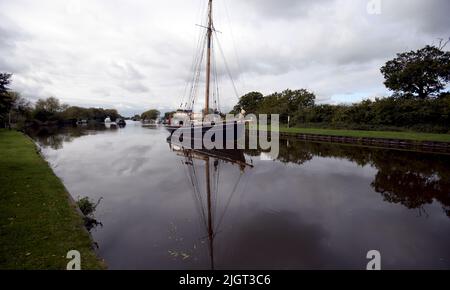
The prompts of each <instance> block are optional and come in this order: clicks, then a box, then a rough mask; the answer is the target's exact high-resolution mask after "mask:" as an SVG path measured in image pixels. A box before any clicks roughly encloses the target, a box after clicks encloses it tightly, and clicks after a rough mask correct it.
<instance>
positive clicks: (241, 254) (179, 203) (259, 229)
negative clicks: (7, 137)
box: [29, 122, 450, 270]
mask: <svg viewBox="0 0 450 290" xmlns="http://www.w3.org/2000/svg"><path fill="white" fill-rule="evenodd" d="M29 134H30V136H31V137H32V138H33V139H34V140H35V141H36V142H37V143H38V144H39V146H40V147H41V149H42V153H43V155H44V157H45V158H46V159H47V161H48V162H49V163H50V165H51V166H52V168H53V170H54V171H55V173H56V174H57V175H58V177H60V178H61V180H62V181H63V183H64V184H65V186H66V187H67V189H68V190H69V192H70V193H71V195H72V196H73V198H74V199H78V198H82V197H89V198H90V199H91V200H93V201H100V203H99V205H98V207H97V210H96V212H95V218H96V219H97V220H98V221H99V223H101V224H98V225H97V226H95V227H93V228H92V229H91V230H90V231H91V234H92V236H93V239H94V241H95V242H96V243H97V244H98V252H99V255H100V257H101V258H103V259H105V261H106V263H107V264H108V266H109V268H111V269H178V270H185V269H189V270H190V269H212V268H214V269H365V268H366V264H367V263H368V259H367V258H366V255H367V252H368V251H370V250H378V251H380V253H381V257H382V267H383V269H449V268H450V247H449V245H450V155H444V154H435V153H420V152H410V151H400V150H387V149H378V148H367V147H358V146H349V145H342V144H339V145H338V144H329V143H314V142H306V141H295V140H281V148H280V154H279V157H278V158H277V159H276V160H265V159H267V158H261V155H262V156H265V153H263V152H261V151H258V150H247V151H243V152H237V153H236V154H234V155H233V156H234V157H230V156H226V157H223V156H214V155H210V154H208V153H202V152H186V151H185V150H182V149H180V148H178V147H177V146H171V144H169V143H168V142H167V140H166V138H167V137H168V133H167V132H166V131H165V130H164V129H162V128H157V127H143V126H142V125H141V124H140V123H134V122H129V123H128V125H127V126H126V127H125V128H115V127H112V128H106V127H104V126H103V125H102V126H96V127H88V126H87V127H78V128H68V127H65V128H59V129H49V128H47V129H40V130H38V131H34V132H30V133H29ZM208 188H209V190H208Z"/></svg>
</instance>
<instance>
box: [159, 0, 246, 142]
mask: <svg viewBox="0 0 450 290" xmlns="http://www.w3.org/2000/svg"><path fill="white" fill-rule="evenodd" d="M208 2H209V4H208V17H207V26H202V27H203V28H205V29H206V34H204V35H202V38H201V41H200V43H202V45H200V46H199V51H200V52H199V54H198V55H197V57H195V58H194V59H195V61H194V64H193V67H194V76H193V78H192V80H191V83H190V88H191V89H190V91H189V95H187V96H184V99H185V100H186V101H185V100H183V102H182V105H181V107H180V109H178V110H177V112H176V113H175V114H174V115H173V117H172V118H170V119H169V124H167V125H166V126H165V127H166V129H167V130H168V131H169V132H170V133H171V136H174V134H175V133H176V134H177V135H178V136H190V138H196V137H194V136H202V138H203V136H204V134H205V133H206V132H210V133H214V135H215V137H216V138H217V136H218V135H222V136H220V137H219V138H221V139H223V140H226V142H227V143H229V142H231V141H234V142H237V141H238V140H240V139H242V137H244V136H245V125H246V123H247V122H249V121H247V120H245V118H244V116H243V114H242V115H241V116H240V118H232V119H227V120H224V118H223V116H224V114H222V113H221V112H220V108H219V89H218V80H217V68H216V65H215V59H214V58H213V57H212V56H213V55H214V54H213V52H212V49H213V47H215V45H213V42H214V43H215V42H216V41H217V42H218V39H217V33H216V29H215V28H214V23H213V14H212V3H213V2H212V0H208ZM205 48H206V49H205ZM205 51H206V57H205V55H204V52H205ZM205 58H206V85H205V96H204V97H205V106H204V108H203V111H202V112H200V113H196V112H194V105H195V103H196V100H197V91H198V88H199V82H200V75H201V72H202V68H203V60H204V59H205ZM230 77H231V76H230ZM211 130H214V132H211ZM231 130H233V131H234V133H233V134H230V133H228V134H227V133H226V132H231Z"/></svg>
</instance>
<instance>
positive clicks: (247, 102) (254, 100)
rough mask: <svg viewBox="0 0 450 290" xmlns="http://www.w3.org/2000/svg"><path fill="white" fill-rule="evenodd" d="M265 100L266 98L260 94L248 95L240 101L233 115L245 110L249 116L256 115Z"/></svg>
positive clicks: (252, 93)
mask: <svg viewBox="0 0 450 290" xmlns="http://www.w3.org/2000/svg"><path fill="white" fill-rule="evenodd" d="M263 98H264V96H263V94H261V93H259V92H251V93H248V94H246V95H244V96H242V97H241V98H240V99H239V102H238V103H237V105H236V106H235V107H234V108H233V111H232V112H231V113H233V114H238V113H240V112H241V110H242V109H243V110H244V111H246V112H247V113H249V114H250V113H252V114H254V113H256V111H257V110H258V107H259V105H260V104H261V101H262V100H263Z"/></svg>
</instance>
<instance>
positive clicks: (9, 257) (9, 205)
mask: <svg viewBox="0 0 450 290" xmlns="http://www.w3.org/2000/svg"><path fill="white" fill-rule="evenodd" d="M0 172H1V173H2V174H1V175H0V184H1V185H2V186H1V187H0V228H1V230H0V269H65V268H66V264H67V263H68V261H69V260H68V259H66V254H67V252H68V251H70V250H78V251H79V252H80V253H81V267H82V269H103V268H104V265H103V263H102V262H101V261H100V260H98V258H97V257H96V255H95V253H94V251H93V249H92V241H91V239H90V237H89V234H88V232H87V231H86V229H85V228H83V227H84V224H83V219H82V218H81V216H80V215H79V214H78V213H77V211H76V205H75V204H74V203H71V202H70V201H69V194H68V193H67V191H66V189H65V187H64V186H63V184H62V183H61V181H60V180H59V179H58V177H56V176H55V175H54V173H53V171H52V170H51V168H50V167H49V166H48V164H47V163H46V162H45V161H44V160H43V159H42V158H41V156H40V155H39V154H38V152H37V151H36V148H35V145H34V144H33V142H32V141H31V140H30V139H29V138H27V137H26V136H25V135H23V134H21V133H19V132H17V131H10V130H5V129H0Z"/></svg>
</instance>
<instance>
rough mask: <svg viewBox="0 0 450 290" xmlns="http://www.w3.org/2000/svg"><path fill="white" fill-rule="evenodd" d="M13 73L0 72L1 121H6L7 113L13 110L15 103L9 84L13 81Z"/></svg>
mask: <svg viewBox="0 0 450 290" xmlns="http://www.w3.org/2000/svg"><path fill="white" fill-rule="evenodd" d="M11 76H12V75H11V74H8V73H0V122H1V123H6V122H5V121H6V115H7V114H8V113H9V111H10V110H11V107H12V105H13V103H14V100H13V99H12V97H11V95H10V94H9V88H8V85H9V84H10V83H11Z"/></svg>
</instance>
